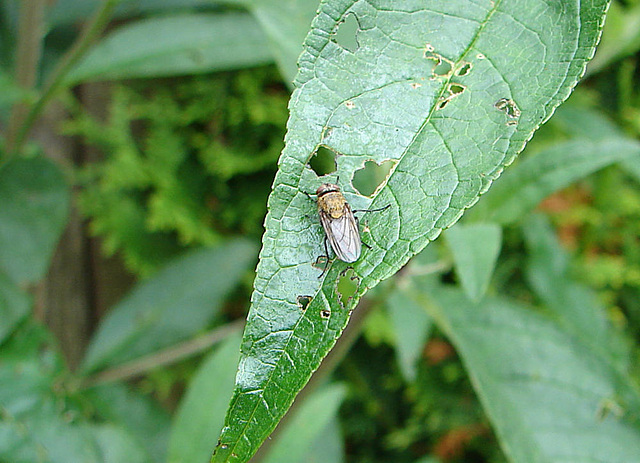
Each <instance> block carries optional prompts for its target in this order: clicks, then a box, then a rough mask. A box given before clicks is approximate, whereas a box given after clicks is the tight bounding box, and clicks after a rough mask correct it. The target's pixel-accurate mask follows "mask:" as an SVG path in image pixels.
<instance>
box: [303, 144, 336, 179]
mask: <svg viewBox="0 0 640 463" xmlns="http://www.w3.org/2000/svg"><path fill="white" fill-rule="evenodd" d="M309 166H310V167H311V168H312V169H313V171H314V172H315V173H316V175H317V176H318V177H322V176H323V175H327V174H331V173H332V172H335V171H336V153H335V151H332V150H330V149H329V148H327V147H325V146H320V147H319V148H318V149H317V151H316V152H315V154H314V155H312V156H311V159H309Z"/></svg>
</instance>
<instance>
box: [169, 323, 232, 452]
mask: <svg viewBox="0 0 640 463" xmlns="http://www.w3.org/2000/svg"><path fill="white" fill-rule="evenodd" d="M239 347H240V336H239V335H238V336H236V335H234V336H231V337H230V338H229V339H227V340H226V341H225V342H224V344H222V345H221V346H220V347H219V348H218V349H216V350H215V351H214V352H213V353H212V354H211V355H209V357H207V358H206V359H205V360H204V361H203V362H202V366H201V367H200V369H199V370H198V372H197V373H196V375H195V376H194V378H193V379H192V380H191V383H190V385H189V390H188V391H187V393H186V395H185V396H184V398H183V399H182V402H181V403H180V407H179V408H178V411H177V413H176V418H175V421H174V423H173V427H172V430H171V438H170V440H169V458H168V461H169V463H181V462H184V463H189V462H193V461H196V462H197V461H202V462H205V461H207V459H208V458H209V457H210V456H211V453H212V452H213V447H214V443H215V438H216V437H217V435H218V432H219V431H220V428H222V424H223V422H224V412H225V410H226V405H227V402H228V400H229V397H230V396H231V393H232V392H233V382H234V381H233V380H234V378H235V373H236V365H237V363H238V349H239Z"/></svg>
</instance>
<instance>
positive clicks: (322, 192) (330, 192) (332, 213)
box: [316, 183, 349, 219]
mask: <svg viewBox="0 0 640 463" xmlns="http://www.w3.org/2000/svg"><path fill="white" fill-rule="evenodd" d="M316 195H317V196H318V212H324V213H325V214H327V215H328V216H329V217H330V218H332V219H339V218H340V217H342V216H343V215H344V213H345V206H346V207H347V208H348V207H349V205H348V204H347V200H346V199H345V198H344V195H343V194H342V192H341V191H340V187H339V186H338V185H334V184H333V183H323V184H322V185H320V187H319V188H318V190H317V191H316Z"/></svg>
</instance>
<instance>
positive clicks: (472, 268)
mask: <svg viewBox="0 0 640 463" xmlns="http://www.w3.org/2000/svg"><path fill="white" fill-rule="evenodd" d="M445 237H446V238H447V243H448V244H449V249H451V253H452V254H453V261H454V263H455V268H456V273H457V274H458V278H460V282H461V283H462V288H463V289H464V292H465V293H466V294H467V296H468V297H469V299H471V300H472V301H477V300H479V299H481V298H482V297H483V296H484V294H485V293H486V291H487V288H488V287H489V280H491V275H492V274H493V269H494V268H495V265H496V261H497V260H498V254H500V246H501V244H502V229H501V228H500V226H499V225H496V224H481V223H475V224H471V225H461V224H458V225H455V226H454V227H452V228H450V229H449V230H447V231H446V233H445Z"/></svg>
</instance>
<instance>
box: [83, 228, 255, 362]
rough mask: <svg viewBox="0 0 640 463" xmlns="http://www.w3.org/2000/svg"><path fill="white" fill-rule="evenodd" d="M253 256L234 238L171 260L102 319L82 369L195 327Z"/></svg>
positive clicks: (139, 352) (213, 311) (134, 354)
mask: <svg viewBox="0 0 640 463" xmlns="http://www.w3.org/2000/svg"><path fill="white" fill-rule="evenodd" d="M254 258H255V246H254V244H253V243H251V242H249V241H246V240H241V239H236V240H230V241H228V242H226V243H223V244H222V245H220V246H217V247H215V248H210V249H201V250H198V251H195V252H192V253H190V254H188V255H187V256H184V257H181V258H179V259H177V260H176V261H175V262H173V263H172V264H170V265H168V266H167V267H165V268H164V269H163V270H162V271H160V272H159V274H158V275H156V276H155V277H154V278H152V279H150V280H149V281H146V282H144V283H142V284H140V285H139V286H138V287H137V288H135V289H134V290H133V292H132V293H131V294H129V295H128V296H127V297H126V298H125V299H124V300H123V301H122V302H120V303H119V304H118V305H117V306H116V307H114V308H113V309H111V311H110V312H109V314H108V315H107V316H106V317H105V318H104V319H103V320H102V323H101V324H100V328H99V329H98V332H97V333H96V334H95V336H94V338H93V340H92V342H91V344H90V345H89V349H88V351H87V355H86V357H85V359H84V364H83V368H84V371H85V372H90V371H93V370H97V369H99V368H102V367H104V366H106V365H116V364H119V363H123V362H126V361H129V360H133V359H136V358H139V357H140V356H143V355H147V354H150V353H153V352H155V351H157V350H158V349H162V348H165V347H168V346H171V345H173V344H175V343H177V342H179V341H183V340H185V339H187V338H189V337H191V336H193V335H195V334H197V333H198V332H200V331H201V330H203V329H204V328H205V327H206V326H207V324H209V323H211V321H212V320H213V319H214V318H215V317H216V315H217V314H218V310H219V308H220V307H221V305H222V303H223V302H224V298H225V297H226V295H227V294H228V292H229V291H230V290H232V289H233V288H234V287H235V286H236V285H237V284H238V281H239V279H240V277H241V276H242V274H243V273H244V272H246V271H247V269H248V267H249V265H250V264H251V263H252V262H253V259H254Z"/></svg>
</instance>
